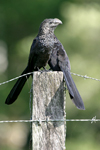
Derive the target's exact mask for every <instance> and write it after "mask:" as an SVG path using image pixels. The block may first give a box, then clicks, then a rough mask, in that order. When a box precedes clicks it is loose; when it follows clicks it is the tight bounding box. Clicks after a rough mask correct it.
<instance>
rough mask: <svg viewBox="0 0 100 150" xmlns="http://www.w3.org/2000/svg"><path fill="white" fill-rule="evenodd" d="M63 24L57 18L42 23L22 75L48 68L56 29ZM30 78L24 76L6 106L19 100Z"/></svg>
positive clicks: (14, 88) (11, 92)
mask: <svg viewBox="0 0 100 150" xmlns="http://www.w3.org/2000/svg"><path fill="white" fill-rule="evenodd" d="M61 23H62V22H61V21H60V20H59V19H57V18H55V19H45V20H44V21H43V22H42V23H41V25H40V28H39V32H38V35H37V37H36V38H35V39H34V40H33V43H32V46H31V49H30V54H29V59H28V64H27V67H26V68H25V69H24V71H23V72H22V74H21V75H23V74H26V73H29V72H32V71H37V70H38V69H40V68H41V67H45V66H46V64H47V63H48V60H49V59H50V55H51V52H52V50H53V47H54V29H55V28H56V27H57V26H58V25H59V24H61ZM29 76H30V75H27V76H23V77H21V78H19V79H18V80H17V82H16V83H15V85H14V87H13V88H12V90H11V91H10V93H9V95H8V97H7V99H6V101H5V103H6V104H12V103H13V102H14V101H15V100H16V99H17V97H18V95H19V94H20V92H21V90H22V88H23V86H24V84H25V82H26V80H27V79H28V78H29Z"/></svg>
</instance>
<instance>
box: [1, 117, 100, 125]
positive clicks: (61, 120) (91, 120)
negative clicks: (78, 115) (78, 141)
mask: <svg viewBox="0 0 100 150" xmlns="http://www.w3.org/2000/svg"><path fill="white" fill-rule="evenodd" d="M65 121H66V122H69V121H70V122H74V121H76V122H80V121H82V122H83V121H85V122H91V123H96V122H99V121H100V119H96V116H95V117H93V118H92V119H54V120H53V119H46V120H41V119H38V120H5V121H0V123H25V122H26V123H33V122H38V123H39V124H41V123H42V122H65Z"/></svg>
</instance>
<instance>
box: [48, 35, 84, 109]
mask: <svg viewBox="0 0 100 150" xmlns="http://www.w3.org/2000/svg"><path fill="white" fill-rule="evenodd" d="M48 64H49V66H50V68H51V69H52V70H53V71H62V72H63V74H64V78H65V82H66V85H67V88H68V92H69V95H70V98H71V99H72V101H73V102H74V104H75V105H76V107H77V108H78V109H85V107H84V103H83V101H82V98H81V96H80V94H79V92H78V90H77V88H76V85H75V83H74V81H73V79H72V77H71V74H70V69H71V68H70V62H69V59H68V56H67V54H66V51H65V49H64V47H63V45H62V44H61V43H60V41H59V40H58V39H57V37H56V36H54V48H53V51H52V54H51V57H50V60H49V61H48Z"/></svg>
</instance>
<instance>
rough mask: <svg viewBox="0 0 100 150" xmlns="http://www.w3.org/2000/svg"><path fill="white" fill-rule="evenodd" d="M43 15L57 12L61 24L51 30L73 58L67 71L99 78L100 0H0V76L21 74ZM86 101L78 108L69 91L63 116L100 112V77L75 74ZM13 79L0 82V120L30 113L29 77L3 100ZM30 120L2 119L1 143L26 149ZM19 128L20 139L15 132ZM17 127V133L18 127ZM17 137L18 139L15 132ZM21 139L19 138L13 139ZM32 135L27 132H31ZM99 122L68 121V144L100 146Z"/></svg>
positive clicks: (88, 116)
mask: <svg viewBox="0 0 100 150" xmlns="http://www.w3.org/2000/svg"><path fill="white" fill-rule="evenodd" d="M45 18H59V19H61V20H62V21H63V24H62V25H61V26H59V27H57V29H56V31H55V34H56V36H57V37H58V39H59V40H60V41H61V42H62V44H63V45H64V47H65V49H66V51H67V54H68V56H69V59H70V62H71V68H72V69H71V71H72V72H75V73H78V74H83V75H85V74H86V75H88V76H91V77H94V78H100V67H99V64H100V52H99V51H100V3H99V0H84V2H83V1H82V0H56V1H54V0H50V1H47V0H42V1H41V0H34V1H32V0H28V1H26V0H21V1H17V0H9V1H7V0H1V1H0V82H3V81H6V80H9V79H11V78H14V77H16V76H18V75H20V74H21V72H22V71H23V68H24V67H25V66H26V64H27V60H28V54H29V50H30V46H31V43H32V40H33V39H34V37H35V36H36V35H37V33H38V28H39V25H40V23H41V22H42V21H43V20H44V19H45ZM73 79H74V81H75V83H76V85H77V87H78V89H79V91H80V94H81V96H82V98H83V101H84V104H85V108H86V110H85V111H80V110H78V109H77V108H76V107H75V106H74V105H73V104H72V102H71V100H70V98H69V95H68V93H67V102H66V113H67V118H70V119H71V118H73V119H76V118H84V119H91V118H92V117H94V116H96V117H97V118H100V100H99V99H100V92H99V91H100V83H99V82H98V81H93V80H90V79H84V78H80V77H77V76H73ZM14 83H15V81H13V82H10V83H8V84H5V85H1V86H0V98H1V101H0V120H8V119H9V120H11V119H14V120H16V119H29V118H30V109H29V100H30V93H29V92H30V88H31V83H32V79H31V78H30V79H29V80H28V81H27V83H26V85H25V87H24V89H23V91H22V92H21V94H20V96H19V97H18V100H17V101H16V102H15V103H14V104H12V105H11V106H6V105H5V104H4V102H5V99H6V97H7V94H8V93H9V91H10V89H11V88H12V86H13V85H14ZM29 126H30V125H29V124H24V125H23V127H22V124H20V125H19V124H18V125H17V124H4V125H3V124H2V125H1V124H0V148H1V149H2V150H3V149H4V150H6V149H7V150H8V149H10V150H12V149H13V150H23V149H24V150H26V149H29V143H30V142H29V141H30V140H27V139H26V135H27V137H29V136H28V134H29V128H30V127H29ZM14 127H15V129H16V131H19V132H21V135H23V137H24V139H23V140H22V139H21V138H23V137H20V138H19V136H18V138H17V133H16V132H14V130H15V129H13V128H14ZM19 132H18V133H19ZM15 137H16V138H17V139H16V138H15ZM14 139H15V140H16V141H17V140H18V139H20V140H22V141H23V142H22V143H20V142H19V141H18V143H19V145H18V144H17V142H15V140H14ZM29 139H30V138H29ZM99 141H100V123H99V122H97V123H93V124H91V123H90V122H68V123H67V135H66V149H69V150H73V149H77V150H80V149H81V150H90V149H91V150H92V149H95V150H99V147H100V142H99Z"/></svg>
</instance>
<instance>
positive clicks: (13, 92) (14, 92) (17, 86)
mask: <svg viewBox="0 0 100 150" xmlns="http://www.w3.org/2000/svg"><path fill="white" fill-rule="evenodd" d="M28 72H29V68H28V67H26V68H25V70H24V71H23V72H22V74H21V75H23V74H26V73H28ZM29 76H30V75H27V76H23V77H21V78H19V79H18V80H17V82H16V83H15V85H14V86H13V88H12V90H11V91H10V93H9V95H8V97H7V99H6V101H5V104H8V105H9V104H12V103H13V102H14V101H15V100H16V99H17V97H18V95H19V94H20V92H21V90H22V88H23V86H24V84H25V82H26V81H27V79H28V78H29Z"/></svg>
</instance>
